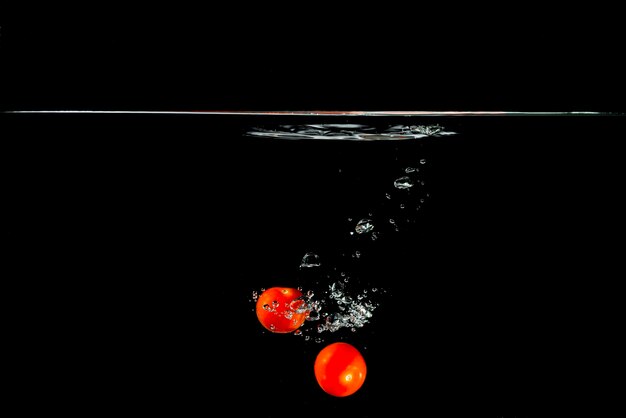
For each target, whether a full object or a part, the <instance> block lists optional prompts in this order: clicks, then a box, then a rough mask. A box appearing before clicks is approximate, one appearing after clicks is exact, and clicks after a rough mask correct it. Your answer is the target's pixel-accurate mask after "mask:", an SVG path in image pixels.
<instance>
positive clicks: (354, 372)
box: [315, 342, 367, 397]
mask: <svg viewBox="0 0 626 418" xmlns="http://www.w3.org/2000/svg"><path fill="white" fill-rule="evenodd" d="M366 374H367V367H366V365H365V359H364V358H363V356H362V355H361V353H360V352H359V350H357V349H356V348H355V347H354V346H353V345H351V344H348V343H344V342H337V343H332V344H330V345H328V346H326V347H324V348H323V349H322V351H320V352H319V353H318V355H317V358H316V359H315V378H316V379H317V383H319V385H320V386H321V388H322V389H323V390H324V392H326V393H328V394H329V395H333V396H338V397H343V396H348V395H352V394H353V393H354V392H356V391H357V390H359V388H360V387H361V386H362V385H363V382H364V381H365V375H366Z"/></svg>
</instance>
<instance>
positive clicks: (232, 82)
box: [0, 11, 624, 417]
mask: <svg viewBox="0 0 626 418" xmlns="http://www.w3.org/2000/svg"><path fill="white" fill-rule="evenodd" d="M399 13H402V11H399ZM227 15H229V16H230V14H227ZM89 16H92V17H89ZM224 16H225V15H224V14H223V13H221V12H215V13H212V14H211V15H209V16H208V17H206V19H207V21H210V22H213V23H214V22H218V21H219V22H224V19H222V18H223V17H224ZM394 16H396V17H397V16H398V14H394ZM326 17H327V18H328V16H326ZM137 22H138V21H137V19H135V18H132V17H129V18H128V19H115V20H113V21H112V20H106V19H103V20H99V19H96V18H95V17H93V15H92V14H89V13H85V14H83V15H82V18H81V19H66V20H63V21H59V20H58V19H49V20H43V21H40V20H33V19H20V20H19V21H18V20H15V21H13V20H7V21H4V22H3V23H2V37H1V38H0V42H1V43H0V47H1V48H2V60H3V61H2V62H3V66H2V72H3V73H2V75H3V77H2V89H3V90H2V91H3V94H2V102H1V104H2V107H3V109H4V110H19V109H96V110H97V109H102V110H137V109H146V110H170V109H172V110H190V109H191V110H193V109H247V110H295V109H305V110H311V109H322V110H338V109H361V110H386V109H390V110H404V109H406V110H530V111H543V110H597V111H620V110H623V105H622V106H621V107H620V103H623V101H622V100H621V97H623V91H624V90H623V81H621V79H620V77H618V75H619V74H620V72H621V71H620V65H619V64H618V63H617V58H616V55H614V54H613V53H612V51H611V49H610V46H611V45H610V44H609V45H607V44H606V43H600V42H599V41H600V40H601V39H602V40H605V41H606V40H607V39H611V38H610V35H611V33H610V31H611V27H612V26H611V25H610V24H607V25H606V26H605V32H604V33H596V34H595V36H596V37H595V38H594V37H590V36H584V35H585V34H580V36H578V37H576V38H575V39H576V40H577V41H576V42H570V41H568V40H566V39H571V38H567V37H565V36H564V34H566V33H570V32H568V31H565V32H563V33H562V34H561V35H563V38H561V37H557V36H554V37H550V38H548V39H547V40H546V39H544V38H542V37H541V34H540V33H537V32H536V31H535V32H531V31H529V27H528V26H516V27H515V29H522V28H523V29H524V31H519V32H517V31H516V30H515V29H513V28H509V29H508V31H507V30H506V26H507V25H506V23H507V21H505V22H503V23H501V24H498V25H494V26H489V27H488V28H485V27H483V29H482V30H480V29H479V28H476V30H477V31H480V33H478V32H466V33H465V35H467V36H465V37H460V38H458V39H459V40H458V41H450V42H448V41H443V40H441V39H440V37H439V35H441V34H444V33H446V28H445V27H444V26H434V27H433V26H429V27H427V28H421V29H416V28H414V27H413V26H410V25H409V26H403V25H400V28H399V29H398V28H396V31H395V32H393V33H392V34H390V33H389V32H386V33H387V36H382V37H381V36H376V33H377V32H375V31H374V30H372V28H376V27H377V26H376V25H375V22H368V21H363V20H360V19H357V18H354V19H352V20H351V22H353V24H352V25H350V26H347V27H349V28H350V29H345V30H339V29H337V28H339V27H345V20H341V19H339V18H335V19H332V18H330V20H324V22H325V25H326V26H325V27H331V28H333V27H334V28H335V30H332V31H330V32H329V31H326V32H323V33H320V30H319V25H318V26H314V25H309V24H308V23H306V24H304V23H303V24H302V25H299V24H298V21H297V20H295V19H293V20H289V19H287V20H283V19H279V18H275V19H273V20H272V21H269V22H268V21H262V20H255V19H254V18H253V17H252V18H248V20H244V21H239V23H238V24H233V25H231V26H228V23H232V22H234V20H232V19H226V20H225V22H226V24H225V25H223V26H217V25H209V24H207V23H206V21H204V22H200V23H196V22H190V21H188V20H185V19H182V20H176V19H174V18H173V17H172V18H171V19H169V20H150V19H149V18H147V17H144V18H143V19H142V20H141V22H142V23H141V24H138V23H137ZM286 22H291V23H286ZM357 23H358V24H357ZM535 23H536V21H535ZM570 24H571V25H572V26H575V23H570ZM544 25H545V26H541V27H542V28H543V27H548V26H550V25H549V24H544ZM478 26H480V25H478ZM242 27H246V29H247V30H246V32H245V34H244V35H243V36H241V37H238V36H240V35H242V33H243V32H242V30H241V28H242ZM534 27H535V28H536V25H535V26H534ZM364 28H367V29H368V30H367V32H364V30H365V29H364ZM364 33H367V34H369V35H370V36H369V37H368V36H366V35H364ZM494 34H500V39H506V40H507V41H506V42H504V43H502V44H498V45H493V46H490V47H485V46H484V45H485V43H486V42H489V41H491V40H493V39H496V38H497V37H495V38H494ZM513 34H516V35H517V36H511V35H513ZM394 35H395V36H394ZM472 35H473V36H472ZM394 39H395V40H396V42H390V41H392V40H394ZM397 39H403V42H397ZM437 39H439V40H438V41H435V40H437ZM287 40H289V42H287ZM83 42H84V43H83ZM598 45H603V48H599V47H598ZM581 62H584V63H592V64H593V65H591V70H587V68H589V67H587V66H585V67H584V69H583V67H582V66H581V65H579V64H580V63H581ZM616 101H617V105H616V104H615V102H616ZM268 120H269V121H270V122H269V123H284V120H283V119H280V118H265V119H259V118H254V117H247V118H246V117H228V116H220V117H216V116H209V117H200V116H168V117H165V116H145V115H144V116H136V115H135V116H130V115H126V116H124V115H118V116H102V115H101V116H98V115H45V116H44V115H9V114H2V119H1V123H2V126H1V132H0V133H1V135H2V146H3V153H2V154H3V159H4V160H5V167H6V169H7V170H6V173H7V179H8V182H7V188H6V197H7V198H6V199H5V202H6V203H5V206H6V207H7V208H8V209H9V210H8V213H9V215H8V217H7V219H8V221H9V229H8V235H7V236H8V240H9V244H10V245H9V247H10V250H9V253H8V255H9V257H10V259H11V260H14V261H15V265H16V267H18V268H17V272H16V273H13V274H14V280H11V281H10V282H9V283H8V284H10V285H12V286H11V288H10V289H9V291H8V292H7V293H6V294H7V295H8V297H9V299H10V302H12V304H10V305H9V306H15V308H14V309H11V311H10V315H9V325H12V327H10V330H15V331H16V334H15V338H12V339H11V342H12V343H13V344H12V346H14V347H16V348H17V350H16V354H15V357H12V360H13V364H14V365H16V366H17V369H18V370H19V371H20V373H19V374H18V375H17V377H15V378H14V379H13V381H12V383H13V384H12V387H13V389H14V390H15V395H16V396H15V397H14V399H17V400H19V404H20V406H21V408H23V410H24V411H29V410H32V409H41V408H43V409H44V410H48V411H53V410H59V411H64V412H66V413H68V414H72V413H74V414H81V415H84V414H85V413H92V412H95V411H102V410H105V411H110V412H120V411H125V412H130V411H132V412H156V411H166V412H171V413H177V414H180V413H187V412H190V411H194V412H197V411H199V412H200V413H208V414H215V413H217V411H220V410H229V411H232V412H233V413H234V412H251V413H258V414H259V415H260V416H268V417H269V416H283V415H284V414H286V413H288V414H297V415H299V416H319V415H327V416H339V415H345V414H346V413H352V414H355V415H359V416H373V415H375V414H374V411H375V410H383V411H388V413H394V412H395V413H398V411H400V412H402V411H410V412H411V413H412V414H415V415H423V416H437V415H440V416H458V415H464V416H465V415H475V416H539V415H542V416H543V415H552V414H554V415H560V416H565V415H570V414H575V413H580V412H582V413H583V414H587V413H598V411H600V412H601V413H602V414H603V415H604V416H611V415H612V414H616V415H615V416H619V414H620V413H623V406H622V405H621V404H620V400H621V398H620V396H621V394H622V393H623V387H622V386H621V385H622V384H623V382H620V380H619V379H621V376H622V373H621V370H622V369H621V365H620V361H621V358H620V352H621V351H620V347H621V345H620V344H619V339H618V337H619V330H620V325H621V324H620V321H619V318H620V316H619V315H620V312H621V311H623V309H622V307H621V306H622V305H621V301H620V293H619V291H618V286H617V285H618V283H619V279H620V277H621V275H620V273H619V272H620V271H621V270H620V269H621V265H620V264H619V262H618V261H619V257H618V256H619V248H620V231H621V221H622V213H623V212H622V211H621V210H620V209H619V208H620V207H621V206H620V205H619V201H620V199H619V195H620V193H621V189H622V187H621V183H620V182H621V178H622V174H623V173H622V171H623V169H622V167H623V163H622V162H621V161H620V158H619V154H618V153H617V152H616V147H617V144H618V143H619V139H620V138H621V137H622V136H623V125H624V124H623V117H600V118H591V117H589V118H584V117H583V118H567V117H561V118H474V119H461V120H458V119H453V118H449V119H446V118H444V119H420V123H441V124H442V125H445V126H452V127H453V128H454V129H453V130H457V131H459V132H460V133H461V135H459V136H455V137H446V138H430V139H427V140H424V141H421V142H420V143H416V144H400V145H396V144H379V143H354V142H349V143H337V142H315V141H295V142H293V141H275V140H259V139H257V138H248V137H244V136H242V135H241V133H242V132H244V131H245V130H246V129H247V128H249V127H250V126H257V125H259V124H267V123H268ZM318 120H320V119H316V121H318ZM330 120H331V121H332V122H352V120H351V119H350V118H340V119H336V118H331V119H330ZM289 121H290V122H297V123H310V120H309V119H306V118H295V119H289ZM366 123H381V124H386V123H406V120H405V119H403V118H399V119H383V120H382V121H381V120H379V119H371V118H370V119H367V122H366ZM411 123H414V120H411ZM424 155H425V156H426V158H427V160H428V164H429V166H428V167H429V170H430V171H428V172H427V173H428V183H427V184H428V185H429V188H430V189H429V190H430V192H431V195H432V199H431V200H430V201H429V202H427V203H428V204H427V205H426V206H425V209H424V211H423V212H422V213H421V214H420V217H418V218H416V224H414V225H412V226H410V227H407V228H406V229H404V230H402V231H401V232H399V233H398V234H396V235H394V234H390V235H387V236H386V237H385V238H384V239H381V241H380V242H378V243H377V245H376V246H371V247H368V246H366V247H364V248H363V252H364V256H363V258H362V260H360V262H359V263H356V264H355V263H352V262H350V263H348V264H347V265H346V266H343V267H345V268H347V269H351V271H352V274H353V275H354V276H355V277H357V278H358V280H359V281H360V282H362V283H363V284H367V285H368V286H377V287H381V288H386V289H388V293H387V294H386V295H385V296H382V297H381V300H380V302H381V306H380V307H379V309H378V310H377V312H376V314H375V316H374V317H373V320H372V323H371V324H368V325H367V326H365V327H364V328H362V329H360V330H358V332H356V333H350V332H345V333H344V332H338V333H337V334H336V335H334V336H333V337H330V336H326V338H327V340H326V341H329V339H331V338H337V339H343V340H346V341H351V342H353V343H355V345H358V346H359V347H361V348H362V349H363V354H364V356H365V358H366V361H367V362H368V367H369V369H368V377H367V380H366V383H365V385H364V387H363V388H362V389H361V390H360V391H359V392H358V393H357V394H355V395H354V396H353V397H350V398H348V399H334V398H330V397H328V396H327V395H325V394H324V393H323V392H321V391H320V389H319V387H317V386H316V383H315V382H314V378H313V375H312V364H313V359H314V357H315V355H316V353H317V351H318V350H319V349H320V347H321V345H322V344H320V343H315V342H307V341H304V340H303V339H301V338H300V339H299V338H297V337H295V336H292V335H287V336H283V335H270V334H268V333H267V332H265V331H263V330H262V329H261V328H260V326H259V324H258V322H257V321H256V318H255V317H254V313H253V311H252V308H253V303H252V302H251V300H250V299H251V293H252V291H253V290H258V289H260V288H261V287H269V286H272V285H274V284H275V283H276V282H278V281H284V282H289V281H294V282H297V283H298V284H301V285H304V286H306V285H307V281H306V277H302V272H301V271H300V270H299V269H298V265H299V262H300V259H301V257H302V255H303V254H304V252H305V251H309V250H313V251H317V252H319V253H320V254H321V255H322V256H323V258H322V259H323V260H328V261H329V262H328V265H329V266H330V265H333V264H334V263H338V264H339V263H342V262H344V261H342V259H341V258H340V257H339V258H338V256H337V249H336V248H335V247H336V243H342V244H345V245H346V246H347V248H348V249H351V248H352V247H351V245H353V244H350V243H349V241H346V238H345V236H344V235H342V234H344V231H346V228H348V227H349V226H350V225H349V224H348V223H347V222H346V219H347V217H354V216H358V215H357V213H358V212H360V211H361V210H363V209H362V208H364V207H368V208H369V207H371V206H372V205H374V206H375V205H377V204H378V203H377V202H378V201H379V199H381V198H384V192H385V191H386V190H387V188H388V187H389V183H388V181H390V179H393V177H394V176H395V175H396V174H397V173H398V170H400V169H402V168H403V167H404V166H405V165H409V164H415V161H414V160H413V158H414V157H415V158H416V157H417V156H419V157H421V156H424ZM430 164H432V165H430ZM339 169H341V170H342V173H343V174H342V175H341V176H340V175H339ZM346 243H347V244H346ZM333 257H335V258H333ZM13 285H15V288H14V289H13ZM622 313H623V312H622Z"/></svg>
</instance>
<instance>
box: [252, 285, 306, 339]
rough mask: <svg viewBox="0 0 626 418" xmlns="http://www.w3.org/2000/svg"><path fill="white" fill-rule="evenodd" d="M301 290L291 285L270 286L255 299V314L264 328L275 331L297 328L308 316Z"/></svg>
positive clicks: (289, 330)
mask: <svg viewBox="0 0 626 418" xmlns="http://www.w3.org/2000/svg"><path fill="white" fill-rule="evenodd" d="M308 314H309V311H308V310H307V309H306V303H305V302H304V300H303V299H302V292H300V291H299V290H298V289H294V288H291V287H270V288H269V289H267V290H265V291H263V293H261V295H260V296H259V298H258V299H257V301H256V316H257V318H259V322H261V325H263V326H264V327H265V328H266V329H268V330H270V331H272V332H276V333H288V332H292V331H295V330H297V329H298V328H299V327H300V326H301V325H302V324H303V323H304V320H305V319H306V317H307V316H308Z"/></svg>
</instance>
